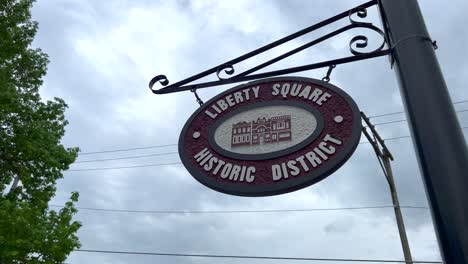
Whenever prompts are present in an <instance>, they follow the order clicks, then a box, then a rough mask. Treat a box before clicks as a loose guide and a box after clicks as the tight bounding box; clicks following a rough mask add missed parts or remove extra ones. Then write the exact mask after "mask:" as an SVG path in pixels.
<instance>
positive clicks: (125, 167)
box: [66, 126, 468, 171]
mask: <svg viewBox="0 0 468 264" xmlns="http://www.w3.org/2000/svg"><path fill="white" fill-rule="evenodd" d="M467 128H468V126H465V127H462V129H467ZM410 137H411V136H401V137H391V138H384V139H383V140H386V141H391V140H397V139H403V138H410ZM366 143H369V142H367V141H363V142H359V144H366ZM179 164H182V162H170V163H156V164H146V165H134V166H119V167H102V168H88V169H69V170H66V171H98V170H117V169H133V168H145V167H158V166H168V165H179Z"/></svg>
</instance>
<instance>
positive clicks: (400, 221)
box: [382, 153, 413, 264]
mask: <svg viewBox="0 0 468 264" xmlns="http://www.w3.org/2000/svg"><path fill="white" fill-rule="evenodd" d="M382 161H383V164H384V167H385V171H386V173H387V180H388V185H389V186H390V193H391V195H392V202H393V209H394V210H395V218H396V221H397V225H398V232H400V240H401V247H402V248H403V255H404V256H405V262H406V263H407V264H412V263H413V257H412V256H411V250H410V246H409V243H408V237H407V236H406V228H405V222H404V221H403V215H402V214H401V208H400V202H399V201H398V194H397V191H396V186H395V181H394V180H393V172H392V166H391V165H390V157H389V156H388V155H387V154H386V153H384V154H383V155H382Z"/></svg>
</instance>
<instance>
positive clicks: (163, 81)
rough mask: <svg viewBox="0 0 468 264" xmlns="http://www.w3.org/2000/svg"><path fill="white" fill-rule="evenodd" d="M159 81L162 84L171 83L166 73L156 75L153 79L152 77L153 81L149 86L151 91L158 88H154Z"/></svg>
mask: <svg viewBox="0 0 468 264" xmlns="http://www.w3.org/2000/svg"><path fill="white" fill-rule="evenodd" d="M157 82H159V83H160V84H161V85H162V86H167V85H168V84H169V79H167V77H166V75H162V74H161V75H156V76H155V77H153V79H151V81H150V82H149V88H150V89H151V91H155V90H156V89H153V86H154V85H155V84H156V83H157Z"/></svg>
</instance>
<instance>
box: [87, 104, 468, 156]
mask: <svg viewBox="0 0 468 264" xmlns="http://www.w3.org/2000/svg"><path fill="white" fill-rule="evenodd" d="M467 102H468V100H461V101H457V102H455V103H453V104H454V105H455V104H461V103H467ZM465 111H468V110H462V111H459V112H465ZM402 113H404V112H403V111H400V112H393V113H387V114H381V115H373V116H369V118H375V117H382V116H389V115H395V114H402ZM171 146H177V144H167V145H154V146H147V147H137V148H126V149H113V150H102V151H93V152H80V153H79V155H91V154H100V153H110V152H122V151H130V150H141V149H151V148H162V147H171Z"/></svg>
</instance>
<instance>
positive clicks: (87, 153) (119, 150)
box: [78, 144, 177, 155]
mask: <svg viewBox="0 0 468 264" xmlns="http://www.w3.org/2000/svg"><path fill="white" fill-rule="evenodd" d="M171 146H177V144H167V145H155V146H148V147H139V148H126V149H113V150H102V151H93V152H80V153H78V154H79V155H90V154H99V153H109V152H121V151H129V150H139V149H151V148H163V147H171Z"/></svg>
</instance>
